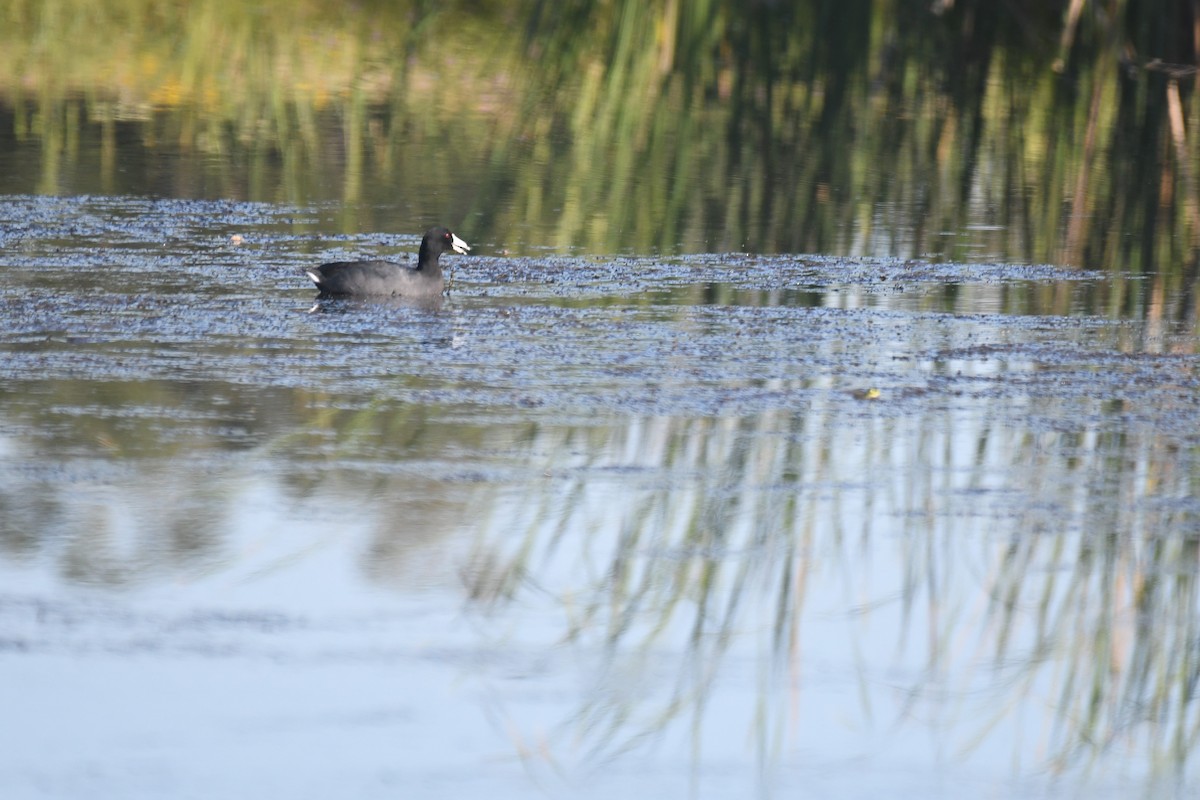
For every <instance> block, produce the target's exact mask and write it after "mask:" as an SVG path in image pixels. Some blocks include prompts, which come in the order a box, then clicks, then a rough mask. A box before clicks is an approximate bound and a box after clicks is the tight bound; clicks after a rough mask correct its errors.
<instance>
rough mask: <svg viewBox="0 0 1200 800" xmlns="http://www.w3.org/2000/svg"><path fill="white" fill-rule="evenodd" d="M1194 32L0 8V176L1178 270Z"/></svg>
mask: <svg viewBox="0 0 1200 800" xmlns="http://www.w3.org/2000/svg"><path fill="white" fill-rule="evenodd" d="M1195 29H1196V28H1195V18H1194V9H1193V5H1192V4H1191V3H1188V2H1183V0H1175V1H1171V0H1161V1H1160V2H1146V3H1130V2H1125V0H1074V2H1068V0H1062V1H1061V2H1033V0H1025V1H1024V2H1022V1H1020V0H1016V1H1014V2H1009V3H1001V4H995V3H990V2H982V1H974V0H939V1H938V2H934V3H929V2H927V0H920V1H919V2H918V1H916V0H849V1H848V2H847V1H845V0H836V1H835V0H810V1H809V2H800V3H780V4H768V3H761V4H742V3H737V2H732V1H731V0H697V1H696V2H688V3H684V2H681V1H680V0H654V1H653V2H603V3H602V2H596V1H595V0H570V1H569V2H556V3H549V2H525V3H520V4H516V5H510V4H502V3H488V2H466V0H461V1H460V2H444V3H431V2H421V1H413V2H362V3H357V4H351V5H343V4H330V3H322V2H314V1H312V0H309V1H308V2H303V1H302V2H298V3H284V2H281V1H280V0H261V1H260V2H256V3H250V4H242V3H230V2H227V0H199V1H198V2H194V3H177V2H164V0H108V1H107V2H82V1H81V0H70V1H65V0H59V1H58V2H46V3H41V2H38V3H35V2H29V1H23V0H16V1H15V2H9V3H7V4H5V5H4V6H3V8H2V9H0V153H4V154H5V155H3V156H0V158H3V159H4V162H5V163H4V164H3V165H4V166H5V167H6V170H5V172H6V174H7V176H8V177H7V178H6V179H4V183H3V185H2V186H0V189H2V190H4V191H8V192H14V191H15V192H24V191H36V192H42V193H68V192H107V193H136V192H140V191H145V188H144V185H145V184H149V185H150V187H151V191H155V192H161V193H164V194H172V195H182V196H211V197H235V198H247V199H256V200H267V201H290V202H308V201H322V200H336V201H338V202H340V203H351V204H353V203H359V202H361V203H363V205H364V206H365V207H366V208H367V209H383V210H384V212H385V213H382V214H380V216H379V218H376V217H375V213H376V212H373V211H369V210H368V211H367V212H365V213H366V216H364V211H363V210H362V209H357V210H355V211H354V212H353V214H351V215H349V216H346V217H344V218H343V219H342V220H341V224H342V226H343V227H344V228H358V229H362V228H363V227H364V226H366V227H367V228H368V229H370V228H371V227H372V226H373V227H375V228H381V227H388V226H389V225H393V224H394V225H396V226H397V227H399V228H401V229H402V230H405V231H409V230H412V229H414V228H416V227H418V225H419V223H420V221H421V220H420V218H421V217H422V216H423V215H429V216H431V217H432V216H439V217H441V218H448V220H449V221H451V222H453V223H455V224H459V223H462V222H463V221H464V219H470V221H471V228H472V232H473V234H474V236H475V238H480V239H487V238H491V239H497V240H499V239H513V238H517V239H521V240H522V241H517V242H514V243H515V244H517V245H524V244H528V243H536V244H537V245H540V246H554V247H574V248H581V249H585V250H588V251H599V252H612V251H618V250H620V251H637V252H645V251H648V250H661V251H668V252H675V251H712V250H724V249H738V248H747V249H751V250H756V251H806V252H828V253H841V254H851V253H870V254H879V255H882V254H885V253H891V254H899V255H919V254H933V255H937V256H942V257H947V258H954V259H979V258H1005V259H1011V260H1031V261H1048V262H1056V263H1069V264H1080V265H1087V266H1090V267H1100V266H1103V267H1106V268H1110V269H1117V270H1133V271H1162V270H1164V269H1167V270H1170V271H1177V272H1178V271H1186V272H1187V273H1188V274H1190V272H1191V270H1192V264H1193V262H1194V257H1193V254H1194V251H1195V246H1196V243H1197V237H1198V236H1200V222H1198V220H1200V211H1198V208H1197V194H1196V177H1195V163H1196V155H1197V152H1198V151H1197V145H1196V136H1195V135H1194V131H1195V128H1196V123H1197V117H1196V109H1195V103H1194V102H1193V93H1194V85H1195V82H1194V79H1193V76H1192V69H1191V67H1190V66H1187V65H1192V64H1194V63H1195V50H1196V48H1195V42H1194V36H1193V34H1192V31H1194V30H1195ZM214 156H215V157H214ZM398 206H399V207H398ZM387 220H391V221H393V222H390V223H389V222H387ZM514 230H516V231H528V236H523V235H517V236H514V234H512V233H511V232H512V231H514ZM526 240H527V241H526Z"/></svg>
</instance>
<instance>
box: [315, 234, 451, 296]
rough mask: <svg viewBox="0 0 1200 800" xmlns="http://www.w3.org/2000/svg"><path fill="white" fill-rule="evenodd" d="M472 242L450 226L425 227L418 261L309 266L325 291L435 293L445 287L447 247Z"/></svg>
mask: <svg viewBox="0 0 1200 800" xmlns="http://www.w3.org/2000/svg"><path fill="white" fill-rule="evenodd" d="M470 249H471V246H470V245H468V244H467V243H466V242H464V241H463V240H462V239H460V238H458V237H457V236H455V235H454V234H453V233H452V232H451V231H449V230H447V229H446V228H442V227H440V226H439V227H436V228H430V229H429V230H427V231H425V238H424V239H422V240H421V254H420V255H419V256H418V257H417V265H416V266H415V267H411V266H409V265H408V264H397V263H396V262H394V261H337V262H334V263H332V264H322V265H321V266H319V267H316V268H315V269H310V270H306V271H307V273H308V277H309V278H311V279H312V282H313V283H315V284H316V285H317V288H318V289H320V290H321V294H326V295H329V294H343V295H345V294H350V295H400V296H402V297H433V296H436V295H440V294H441V293H442V289H443V288H444V287H445V282H444V281H443V280H442V267H441V265H440V264H438V256H440V255H441V254H442V253H444V252H446V251H447V250H454V252H456V253H466V252H468V251H469V250H470Z"/></svg>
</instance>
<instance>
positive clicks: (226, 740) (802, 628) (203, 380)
mask: <svg viewBox="0 0 1200 800" xmlns="http://www.w3.org/2000/svg"><path fill="white" fill-rule="evenodd" d="M325 214H327V209H326V208H325V207H324V206H321V205H316V206H289V205H277V204H258V203H243V202H236V203H235V202H222V201H184V200H166V199H145V198H139V197H113V196H101V197H87V196H84V197H74V198H52V197H45V196H32V195H11V196H7V197H4V198H2V199H0V231H3V233H0V245H2V247H3V261H2V263H0V270H2V273H3V275H4V276H5V280H4V282H3V285H2V286H0V331H2V333H0V350H2V351H3V358H0V474H2V476H3V479H2V480H0V573H2V575H3V578H2V579H0V587H3V588H2V589H0V673H2V674H3V675H4V678H5V679H4V680H3V681H0V702H2V704H3V705H4V707H5V708H6V709H9V711H8V712H7V713H6V718H7V719H9V721H10V724H8V725H6V726H5V727H4V729H3V733H0V744H2V747H0V749H2V750H3V752H4V753H5V755H4V756H3V757H0V788H2V790H3V793H4V795H5V796H6V797H57V796H78V795H79V794H87V795H88V796H92V797H122V798H129V797H142V796H145V797H151V796H153V797H161V796H163V795H187V794H195V795H198V796H218V795H219V796H223V797H261V796H263V795H264V794H265V795H279V796H282V795H288V796H295V797H323V796H329V795H331V794H335V793H336V794H350V795H354V796H360V797H385V796H387V797H391V796H395V795H396V794H397V793H400V794H404V795H406V796H447V795H453V796H460V797H472V796H484V795H485V794H486V795H487V796H495V795H497V794H500V795H510V796H527V795H528V794H529V793H530V792H531V791H544V792H547V793H549V794H550V795H551V796H564V797H611V796H613V795H614V794H616V793H618V792H627V791H636V792H638V793H645V792H646V791H647V790H650V791H654V792H656V793H660V794H670V795H688V796H695V797H727V796H745V795H746V794H748V793H750V794H758V795H762V796H775V795H790V794H795V793H796V792H797V791H805V792H808V793H812V794H816V795H820V796H848V797H853V796H867V795H871V796H877V795H879V794H880V793H881V792H882V793H884V794H903V795H904V796H921V797H961V796H962V795H963V794H964V793H965V792H970V791H974V792H982V793H983V794H985V795H987V796H1003V797H1021V796H1029V797H1034V796H1045V795H1049V794H1059V793H1060V792H1066V793H1068V794H1073V793H1076V792H1080V793H1087V794H1088V795H1089V796H1110V797H1127V796H1130V795H1131V794H1134V795H1137V794H1147V795H1151V794H1153V795H1156V796H1159V795H1161V794H1163V793H1165V794H1168V795H1169V794H1179V795H1181V796H1182V795H1186V794H1188V793H1189V789H1190V788H1194V786H1195V766H1194V759H1193V758H1192V750H1193V743H1194V737H1195V733H1194V732H1195V730H1196V706H1195V704H1194V702H1193V699H1192V696H1191V693H1190V689H1189V688H1188V687H1190V685H1191V679H1190V678H1189V677H1187V676H1190V675H1192V674H1193V673H1194V665H1195V662H1196V657H1195V656H1196V652H1195V646H1196V641H1198V638H1197V636H1196V631H1195V626H1196V621H1195V620H1196V612H1197V596H1196V587H1197V584H1196V555H1197V554H1196V544H1195V543H1196V530H1197V525H1196V519H1197V517H1196V514H1197V510H1198V509H1197V501H1196V500H1195V499H1194V496H1195V484H1196V476H1197V474H1198V473H1197V462H1196V454H1197V448H1196V433H1195V432H1196V430H1197V429H1198V427H1197V422H1198V421H1200V420H1198V417H1200V406H1198V405H1197V402H1196V399H1195V398H1196V397H1197V380H1198V378H1197V374H1196V360H1195V341H1196V339H1195V333H1196V330H1195V326H1196V323H1195V318H1194V305H1193V304H1192V302H1191V301H1190V299H1189V295H1188V293H1187V292H1181V291H1177V290H1175V289H1172V288H1170V287H1171V286H1172V285H1173V284H1171V283H1170V282H1165V283H1164V282H1163V281H1161V280H1158V279H1157V278H1156V277H1154V276H1148V277H1144V278H1142V277H1113V276H1110V275H1105V274H1100V273H1095V272H1088V271H1084V270H1070V271H1068V270H1063V269H1058V268H1055V267H1051V266H1038V265H1030V264H1023V265H1022V264H1017V265H1010V264H1003V263H963V264H956V263H934V262H931V261H928V260H922V259H898V258H897V259H890V258H866V257H862V258H844V257H830V256H805V255H781V256H773V255H762V254H757V253H747V252H716V253H708V254H696V255H679V256H671V257H661V256H637V257H629V256H611V255H604V254H602V253H592V254H578V253H571V252H554V251H548V252H544V253H542V254H541V255H521V256H508V255H504V252H503V251H504V249H505V247H504V245H503V243H499V242H488V241H482V242H478V241H474V240H472V244H475V245H477V246H476V250H475V252H476V253H477V255H473V256H471V257H469V258H454V257H449V256H448V257H447V258H446V262H447V265H449V266H451V267H452V275H453V287H452V291H451V293H450V294H449V295H448V296H447V297H446V298H445V299H444V300H443V301H441V302H439V303H434V304H423V305H406V304H403V303H399V302H396V303H392V302H374V301H370V302H360V301H320V302H316V301H314V298H313V291H312V290H311V289H310V288H309V286H308V285H307V281H306V280H305V279H304V277H303V267H305V266H309V265H311V264H313V263H319V262H320V261H322V260H333V259H340V258H344V257H350V256H355V255H365V254H380V253H382V254H396V255H397V256H398V257H411V256H408V255H406V254H410V253H411V252H412V251H413V250H415V247H416V243H417V238H416V236H415V235H400V234H396V235H390V234H380V233H364V234H362V235H357V236H355V235H343V236H330V235H328V234H327V233H325V234H322V233H321V232H320V230H319V229H320V228H321V225H322V223H321V219H322V218H323V215H325ZM310 227H311V228H316V229H318V230H316V231H314V230H310ZM461 233H462V234H463V235H464V236H465V237H466V238H468V240H471V236H470V233H469V231H461ZM235 234H236V235H237V236H239V237H241V243H240V244H236V243H234V242H233V241H231V237H232V236H234V235H235Z"/></svg>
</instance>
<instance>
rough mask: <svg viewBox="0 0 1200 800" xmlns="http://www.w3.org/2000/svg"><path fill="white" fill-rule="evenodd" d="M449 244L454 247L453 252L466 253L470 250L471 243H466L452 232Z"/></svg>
mask: <svg viewBox="0 0 1200 800" xmlns="http://www.w3.org/2000/svg"><path fill="white" fill-rule="evenodd" d="M450 246H451V247H453V248H454V252H456V253H463V254H466V253H469V252H470V251H471V245H469V244H467V243H466V242H464V241H463V240H462V239H460V238H458V237H457V236H455V235H454V234H453V233H452V234H450Z"/></svg>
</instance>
